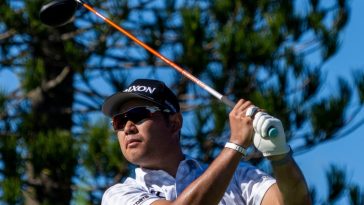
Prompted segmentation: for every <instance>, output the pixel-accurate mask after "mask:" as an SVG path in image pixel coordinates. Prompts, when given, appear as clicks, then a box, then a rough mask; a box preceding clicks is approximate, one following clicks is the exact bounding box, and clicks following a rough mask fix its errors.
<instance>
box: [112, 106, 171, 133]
mask: <svg viewBox="0 0 364 205" xmlns="http://www.w3.org/2000/svg"><path fill="white" fill-rule="evenodd" d="M157 111H162V110H161V109H160V108H158V107H148V106H147V107H145V106H144V107H134V108H132V109H130V110H128V111H126V112H123V113H120V114H116V115H114V116H113V117H112V121H111V123H112V126H113V128H114V130H115V131H119V130H124V128H125V125H126V123H127V122H128V121H132V122H133V123H139V122H140V121H142V120H144V119H147V118H151V117H152V116H153V114H154V113H155V112H157ZM163 112H167V113H168V112H169V110H163Z"/></svg>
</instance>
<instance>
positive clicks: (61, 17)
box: [39, 0, 278, 137]
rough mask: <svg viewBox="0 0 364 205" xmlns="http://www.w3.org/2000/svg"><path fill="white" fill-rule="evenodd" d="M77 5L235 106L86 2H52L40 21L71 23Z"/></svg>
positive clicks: (272, 133)
mask: <svg viewBox="0 0 364 205" xmlns="http://www.w3.org/2000/svg"><path fill="white" fill-rule="evenodd" d="M79 4H81V5H82V6H83V7H85V8H86V9H87V10H89V11H91V12H92V13H94V14H95V15H97V16H98V17H100V18H101V19H102V20H104V21H105V22H106V23H108V24H109V25H111V26H112V27H114V28H115V29H117V30H118V31H120V32H121V33H123V34H124V35H126V36H127V37H128V38H130V39H131V40H132V41H134V42H135V43H137V44H138V45H140V46H141V47H143V48H144V49H146V50H147V51H149V52H150V53H152V54H153V55H155V56H156V57H158V58H159V59H160V60H162V61H164V62H165V63H166V64H168V65H169V66H171V67H172V68H174V69H175V70H177V71H178V72H180V73H181V74H182V75H183V76H185V77H187V78H188V79H190V80H191V81H192V82H194V83H196V84H197V85H199V86H200V87H201V88H202V89H204V90H206V91H207V92H209V93H210V94H211V95H213V96H215V97H216V98H217V99H219V100H220V101H221V102H223V103H225V104H226V105H228V106H230V107H231V108H233V107H234V106H235V103H234V102H232V101H231V100H229V99H228V98H227V97H226V96H224V95H222V94H220V93H219V92H217V91H216V90H214V89H213V88H211V87H210V86H208V85H207V84H205V83H204V82H202V81H201V80H199V79H198V78H196V77H195V76H193V75H192V74H191V73H189V72H188V71H186V70H185V69H183V68H181V67H180V66H178V65H177V64H176V63H174V62H173V61H171V60H169V59H168V58H166V57H165V56H163V55H162V54H160V53H159V52H158V51H156V50H154V49H153V48H151V47H150V46H148V45H147V44H145V43H143V42H142V41H140V40H139V39H137V38H136V37H135V36H134V35H132V34H131V33H129V32H128V31H126V30H125V29H123V28H122V27H120V26H119V25H117V24H115V23H114V22H113V21H111V20H110V19H108V18H106V17H105V16H103V15H102V14H100V13H99V12H97V11H96V10H95V9H94V8H93V7H92V6H90V5H89V4H87V3H86V2H84V1H82V0H53V1H51V2H49V3H47V4H45V5H43V6H42V8H41V10H40V13H39V17H40V20H41V21H42V22H43V23H44V24H46V25H48V26H52V27H58V26H63V25H65V24H67V23H69V22H70V21H72V19H73V16H74V14H75V12H76V11H77V7H78V5H79ZM267 134H268V136H270V137H275V136H277V135H278V130H277V129H276V128H274V127H272V128H270V129H269V131H268V133H267Z"/></svg>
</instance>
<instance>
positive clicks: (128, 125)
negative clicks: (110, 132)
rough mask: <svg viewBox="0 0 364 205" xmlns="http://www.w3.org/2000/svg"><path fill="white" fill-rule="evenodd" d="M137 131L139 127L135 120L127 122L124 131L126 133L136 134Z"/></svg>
mask: <svg viewBox="0 0 364 205" xmlns="http://www.w3.org/2000/svg"><path fill="white" fill-rule="evenodd" d="M137 132H138V128H137V127H136V125H135V124H134V122H132V121H130V120H128V121H127V122H126V124H125V128H124V133H125V134H126V135H128V134H135V133H137Z"/></svg>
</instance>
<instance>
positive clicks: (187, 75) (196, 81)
mask: <svg viewBox="0 0 364 205" xmlns="http://www.w3.org/2000/svg"><path fill="white" fill-rule="evenodd" d="M76 1H77V2H78V3H80V4H82V6H84V7H85V8H86V9H88V10H89V11H91V12H92V13H94V14H96V15H97V16H99V17H100V18H101V19H103V20H104V21H105V22H107V23H108V24H110V25H111V26H112V27H114V28H116V29H117V30H118V31H120V32H121V33H123V34H124V35H126V36H127V37H129V38H130V39H131V40H132V41H134V42H135V43H137V44H139V45H140V46H142V47H143V48H145V49H146V50H148V51H149V52H150V53H152V54H153V55H155V56H156V57H158V58H159V59H161V60H162V61H164V62H165V63H166V64H168V65H170V66H171V67H173V68H174V69H176V70H177V71H178V72H180V73H181V74H182V75H184V76H185V77H187V78H188V79H190V80H191V81H193V82H194V83H196V84H197V85H199V86H200V87H201V88H203V89H204V90H206V91H207V92H209V93H210V94H212V95H213V96H215V97H216V98H217V99H219V100H220V101H222V102H223V103H225V104H226V105H228V106H230V107H231V108H233V107H234V106H235V103H234V102H232V101H231V100H229V99H228V98H227V97H226V96H224V95H222V94H220V93H219V92H217V91H216V90H214V89H213V88H211V87H210V86H208V85H206V84H205V83H204V82H202V81H201V80H199V79H198V78H196V77H195V76H193V75H192V74H191V73H189V72H188V71H186V70H185V69H183V68H181V67H180V66H178V65H177V64H176V63H174V62H173V61H171V60H169V59H168V58H166V57H165V56H163V55H162V54H160V53H159V52H158V51H156V50H154V49H153V48H151V47H150V46H148V45H147V44H145V43H143V42H142V41H140V40H139V39H137V38H136V37H135V36H134V35H132V34H131V33H130V32H128V31H126V30H125V29H123V28H121V27H120V26H119V25H117V24H115V23H114V22H113V21H111V20H110V19H108V18H106V17H105V16H103V15H102V14H100V13H99V12H98V11H96V10H95V9H94V8H93V7H91V6H90V5H88V4H87V3H85V2H83V1H81V0H76Z"/></svg>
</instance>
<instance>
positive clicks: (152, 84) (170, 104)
mask: <svg viewBox="0 0 364 205" xmlns="http://www.w3.org/2000/svg"><path fill="white" fill-rule="evenodd" d="M132 99H142V100H146V101H149V102H152V103H154V104H156V105H157V106H159V107H161V108H163V109H168V110H169V111H170V112H172V113H176V112H179V111H180V106H179V103H178V99H177V96H176V95H175V94H174V93H173V92H172V91H171V90H170V89H169V88H168V87H167V86H166V85H165V84H164V83H163V82H161V81H158V80H150V79H137V80H135V81H134V82H132V83H131V84H130V85H129V86H128V88H126V89H125V90H124V91H122V92H117V93H115V94H113V95H111V96H110V97H108V98H107V99H106V100H105V102H104V104H103V105H102V112H103V113H104V114H105V115H107V116H109V117H112V116H114V115H116V114H118V113H119V111H120V108H121V107H122V106H123V104H124V103H126V102H127V101H129V100H132Z"/></svg>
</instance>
